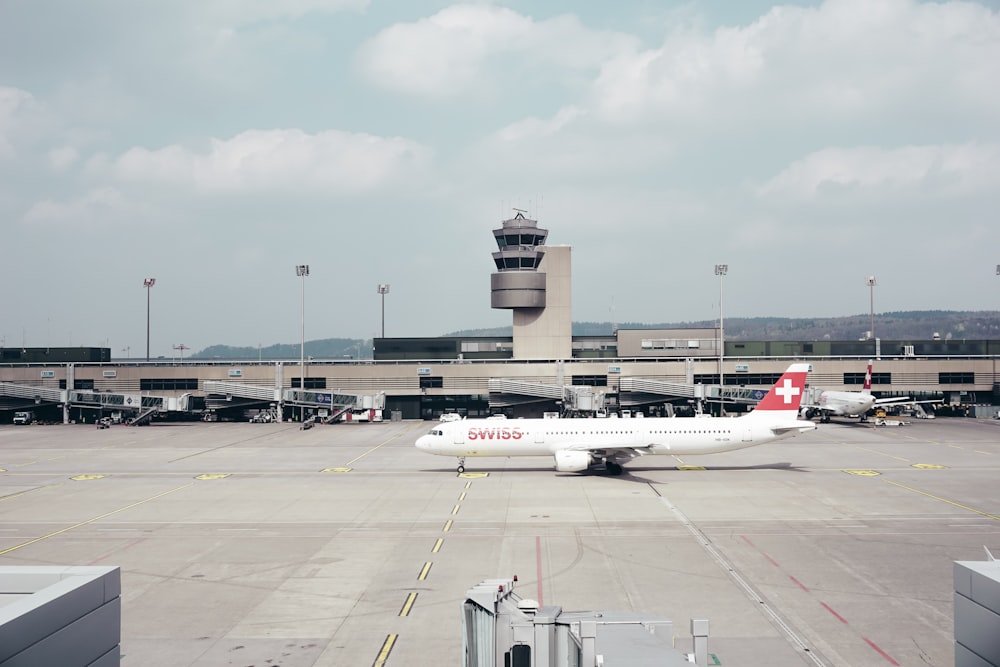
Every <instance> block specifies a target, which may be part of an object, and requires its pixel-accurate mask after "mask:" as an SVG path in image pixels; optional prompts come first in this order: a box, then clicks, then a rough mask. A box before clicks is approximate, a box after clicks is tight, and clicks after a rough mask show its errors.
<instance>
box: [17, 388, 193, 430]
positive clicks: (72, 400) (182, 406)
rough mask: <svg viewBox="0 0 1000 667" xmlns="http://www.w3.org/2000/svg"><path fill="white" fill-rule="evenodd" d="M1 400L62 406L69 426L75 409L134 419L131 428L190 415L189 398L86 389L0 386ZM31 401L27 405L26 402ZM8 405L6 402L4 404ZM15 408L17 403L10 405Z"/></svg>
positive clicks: (65, 420)
mask: <svg viewBox="0 0 1000 667" xmlns="http://www.w3.org/2000/svg"><path fill="white" fill-rule="evenodd" d="M0 397H4V398H8V397H9V398H12V399H22V400H23V401H25V402H24V403H23V404H22V405H23V407H28V406H29V405H32V404H33V405H41V404H43V403H48V404H49V405H62V406H63V421H64V422H66V423H68V422H69V418H70V417H69V411H70V410H72V409H74V408H80V409H84V410H100V411H105V410H106V411H108V412H123V413H124V412H127V413H129V414H133V415H135V417H133V418H132V419H131V421H130V422H129V423H130V424H132V425H134V426H138V425H141V424H146V423H149V421H150V420H151V419H152V417H153V415H155V414H157V413H167V412H190V411H191V394H182V395H181V396H148V395H143V394H123V393H116V392H106V391H93V390H87V389H69V390H67V389H55V388H52V387H37V386H34V385H18V384H13V383H11V382H0ZM27 401H30V404H29V403H28V402H27ZM4 402H8V401H4ZM11 403H12V404H14V405H15V406H17V407H22V406H21V405H17V401H11Z"/></svg>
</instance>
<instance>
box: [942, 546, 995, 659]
mask: <svg viewBox="0 0 1000 667" xmlns="http://www.w3.org/2000/svg"><path fill="white" fill-rule="evenodd" d="M953 572H954V579H955V667H991V666H995V665H1000V561H997V560H988V561H983V562H979V561H955V567H954V571H953Z"/></svg>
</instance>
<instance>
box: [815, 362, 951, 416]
mask: <svg viewBox="0 0 1000 667" xmlns="http://www.w3.org/2000/svg"><path fill="white" fill-rule="evenodd" d="M815 401H816V402H815V403H809V402H806V403H803V404H802V406H801V410H802V412H803V416H805V417H810V416H813V415H815V414H817V413H818V414H819V415H820V421H822V422H829V421H830V417H831V416H837V417H858V418H859V420H860V421H863V422H864V421H868V411H869V410H871V409H872V408H874V407H876V406H879V405H914V404H916V403H940V402H941V401H933V400H931V401H914V400H911V399H910V398H909V397H908V396H903V397H898V398H876V397H875V396H873V395H872V361H871V359H869V360H868V370H867V371H866V372H865V382H864V385H862V388H861V391H834V390H832V389H826V390H823V391H821V392H820V393H819V396H818V397H817V398H816V399H815Z"/></svg>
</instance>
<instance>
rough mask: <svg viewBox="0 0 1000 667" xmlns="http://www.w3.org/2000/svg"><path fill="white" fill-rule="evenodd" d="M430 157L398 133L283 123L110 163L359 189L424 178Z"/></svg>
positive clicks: (140, 176)
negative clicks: (310, 129)
mask: <svg viewBox="0 0 1000 667" xmlns="http://www.w3.org/2000/svg"><path fill="white" fill-rule="evenodd" d="M429 160H430V151H429V150H428V149H427V148H425V147H423V146H421V145H420V144H418V143H416V142H413V141H410V140H407V139H403V138H399V137H378V136H374V135H370V134H354V133H348V132H339V131H334V130H328V131H325V132H319V133H316V134H308V133H306V132H303V131H302V130H298V129H288V130H285V129H282V130H250V131H247V132H243V133H241V134H238V135H236V136H235V137H233V138H232V139H228V140H219V139H213V140H212V141H211V143H210V146H209V147H208V149H207V150H205V151H200V152H199V151H195V150H191V149H189V148H186V147H182V146H178V145H172V146H168V147H166V148H161V149H158V150H149V149H146V148H132V149H130V150H128V151H126V152H125V153H124V154H122V155H121V156H119V157H118V158H116V159H114V160H113V162H112V163H111V164H112V168H113V170H114V172H115V174H116V175H117V176H118V177H119V178H121V179H122V180H125V181H139V182H150V183H162V184H172V185H181V186H190V187H193V188H195V189H197V190H201V191H206V192H289V191H290V192H302V191H312V192H318V193H360V192H365V191H371V190H375V189H377V188H380V187H383V186H385V185H388V184H401V183H405V182H407V181H408V180H410V179H417V178H420V177H421V175H422V170H423V169H424V168H425V166H426V163H427V162H428V161H429ZM102 163H106V161H105V160H100V159H99V160H97V161H95V162H94V163H93V165H94V166H93V169H97V170H99V169H100V167H101V165H102Z"/></svg>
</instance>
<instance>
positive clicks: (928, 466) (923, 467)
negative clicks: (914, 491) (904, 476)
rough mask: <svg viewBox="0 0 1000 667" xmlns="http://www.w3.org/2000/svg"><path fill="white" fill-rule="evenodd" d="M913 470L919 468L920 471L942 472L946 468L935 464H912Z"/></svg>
mask: <svg viewBox="0 0 1000 667" xmlns="http://www.w3.org/2000/svg"><path fill="white" fill-rule="evenodd" d="M912 467H914V468H920V469H921V470H944V469H945V468H946V467H947V466H942V465H938V464H937V463H914V464H913V466H912Z"/></svg>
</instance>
